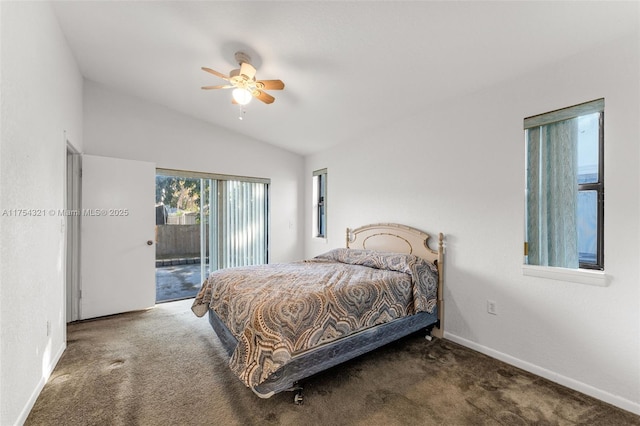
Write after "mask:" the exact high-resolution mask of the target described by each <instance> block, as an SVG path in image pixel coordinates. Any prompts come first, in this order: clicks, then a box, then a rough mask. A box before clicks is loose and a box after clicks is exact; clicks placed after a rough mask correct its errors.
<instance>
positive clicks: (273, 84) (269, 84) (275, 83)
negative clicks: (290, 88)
mask: <svg viewBox="0 0 640 426" xmlns="http://www.w3.org/2000/svg"><path fill="white" fill-rule="evenodd" d="M256 83H257V84H256V85H257V86H262V87H261V88H262V89H264V90H282V89H284V83H283V82H282V80H258V81H257V82H256Z"/></svg>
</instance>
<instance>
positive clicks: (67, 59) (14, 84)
mask: <svg viewBox="0 0 640 426" xmlns="http://www.w3.org/2000/svg"><path fill="white" fill-rule="evenodd" d="M0 8H1V25H0V27H1V37H0V38H1V40H2V48H1V64H2V65H1V70H2V71H1V72H2V74H1V77H2V78H1V89H0V93H1V103H2V110H1V117H2V130H1V145H0V188H1V189H0V191H1V192H0V213H5V212H8V211H10V210H11V209H38V210H34V213H36V214H40V213H42V214H43V216H37V217H34V216H31V217H22V216H19V217H15V216H13V217H11V216H7V215H3V216H0V242H1V248H0V256H1V257H0V259H1V261H0V265H1V271H0V335H1V337H0V342H1V343H0V377H1V380H0V424H2V425H11V424H15V423H21V422H22V421H23V420H24V419H25V418H26V416H27V414H28V412H29V410H30V409H31V406H32V405H33V403H34V402H35V398H37V396H38V393H39V392H40V390H41V389H42V387H43V386H44V384H45V382H46V379H47V378H48V376H49V375H50V373H51V371H52V370H53V367H54V366H55V363H56V362H57V360H58V358H59V357H60V355H61V354H62V351H63V350H64V348H65V339H66V319H65V301H64V287H65V281H64V233H63V218H62V217H56V216H55V215H51V214H49V213H48V211H49V210H50V209H55V210H58V209H63V208H64V206H65V204H64V191H65V160H66V159H65V155H66V141H65V132H66V137H67V138H68V140H69V141H70V142H71V143H73V144H74V145H75V147H76V148H78V149H81V148H82V105H81V102H82V77H81V75H80V73H79V71H78V69H77V66H76V64H75V61H74V59H73V56H72V54H71V52H70V50H69V48H68V46H67V44H66V41H65V40H64V37H63V35H62V33H61V31H60V29H59V27H58V22H57V20H56V18H55V16H54V15H53V13H52V11H51V8H50V5H49V4H47V3H43V2H22V3H19V2H16V3H13V2H1V3H0ZM40 209H43V210H40ZM47 321H50V322H51V333H50V335H48V336H47Z"/></svg>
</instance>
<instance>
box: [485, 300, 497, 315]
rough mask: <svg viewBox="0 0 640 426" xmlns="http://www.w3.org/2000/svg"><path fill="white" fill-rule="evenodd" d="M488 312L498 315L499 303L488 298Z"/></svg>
mask: <svg viewBox="0 0 640 426" xmlns="http://www.w3.org/2000/svg"><path fill="white" fill-rule="evenodd" d="M487 313H489V314H491V315H498V304H497V303H496V302H495V301H494V300H487Z"/></svg>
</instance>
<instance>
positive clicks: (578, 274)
mask: <svg viewBox="0 0 640 426" xmlns="http://www.w3.org/2000/svg"><path fill="white" fill-rule="evenodd" d="M522 273H523V274H524V275H527V276H530V277H538V278H548V279H552V280H558V281H568V282H573V283H580V284H587V285H595V286H598V287H606V286H607V276H606V275H605V273H604V272H603V271H589V270H587V269H569V268H556V267H551V266H537V265H522Z"/></svg>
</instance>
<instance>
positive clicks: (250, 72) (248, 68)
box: [240, 62, 256, 80]
mask: <svg viewBox="0 0 640 426" xmlns="http://www.w3.org/2000/svg"><path fill="white" fill-rule="evenodd" d="M240 74H243V75H246V76H247V77H248V78H249V80H253V77H255V76H256V69H255V68H254V67H253V65H251V64H249V63H247V62H243V63H242V64H240Z"/></svg>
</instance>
